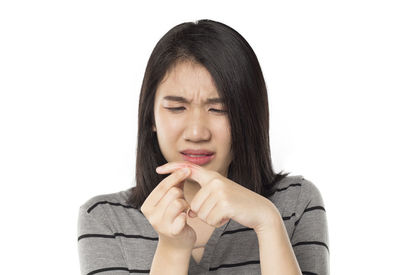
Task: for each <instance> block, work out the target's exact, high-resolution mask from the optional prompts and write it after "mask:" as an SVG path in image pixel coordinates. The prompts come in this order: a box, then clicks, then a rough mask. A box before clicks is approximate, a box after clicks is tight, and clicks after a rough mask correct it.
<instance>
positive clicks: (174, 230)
mask: <svg viewBox="0 0 400 275" xmlns="http://www.w3.org/2000/svg"><path fill="white" fill-rule="evenodd" d="M186 219H187V216H186V213H185V212H181V213H180V214H179V215H178V217H176V219H175V220H174V222H173V223H172V225H171V234H172V235H174V236H176V235H179V234H180V233H181V232H182V230H183V228H185V225H186Z"/></svg>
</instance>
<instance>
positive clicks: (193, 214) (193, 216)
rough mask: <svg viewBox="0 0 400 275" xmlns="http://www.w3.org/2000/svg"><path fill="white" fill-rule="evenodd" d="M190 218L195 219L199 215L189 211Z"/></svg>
mask: <svg viewBox="0 0 400 275" xmlns="http://www.w3.org/2000/svg"><path fill="white" fill-rule="evenodd" d="M189 217H191V218H195V217H197V215H196V213H194V212H193V211H192V210H189Z"/></svg>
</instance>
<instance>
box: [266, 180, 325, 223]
mask: <svg viewBox="0 0 400 275" xmlns="http://www.w3.org/2000/svg"><path fill="white" fill-rule="evenodd" d="M271 201H272V202H273V203H274V204H275V205H276V206H277V207H278V209H280V211H281V213H282V214H285V215H293V213H301V212H304V210H305V209H306V208H307V207H312V206H314V205H318V206H321V207H323V206H324V202H323V198H322V195H321V192H320V191H319V189H318V187H317V186H316V185H315V184H314V183H313V182H312V181H310V180H308V179H306V178H305V177H303V176H302V175H292V176H287V177H285V178H283V179H282V180H281V181H279V182H278V183H277V190H276V192H275V193H274V195H273V196H272V197H271ZM283 212H285V213H283Z"/></svg>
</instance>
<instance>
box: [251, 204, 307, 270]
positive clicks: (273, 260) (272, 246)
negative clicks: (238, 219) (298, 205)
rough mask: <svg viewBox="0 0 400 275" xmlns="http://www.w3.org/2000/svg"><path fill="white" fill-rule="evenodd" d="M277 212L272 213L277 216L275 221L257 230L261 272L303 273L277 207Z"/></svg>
mask: <svg viewBox="0 0 400 275" xmlns="http://www.w3.org/2000/svg"><path fill="white" fill-rule="evenodd" d="M274 212H275V211H274ZM276 212H278V213H276ZM276 212H275V214H272V215H271V216H275V218H274V219H272V220H274V222H273V223H270V224H269V225H268V226H265V227H264V228H260V229H257V231H255V232H256V234H257V238H258V246H259V251H260V266H261V274H263V275H283V274H284V275H301V274H302V273H301V270H300V267H299V265H298V263H297V260H296V256H295V254H294V252H293V249H292V246H291V244H290V241H289V237H288V235H287V232H286V228H285V225H284V223H283V221H282V219H281V216H280V214H279V211H278V210H277V209H276Z"/></svg>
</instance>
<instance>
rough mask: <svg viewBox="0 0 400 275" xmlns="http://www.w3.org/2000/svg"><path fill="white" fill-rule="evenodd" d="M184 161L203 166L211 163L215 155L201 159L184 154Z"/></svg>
mask: <svg viewBox="0 0 400 275" xmlns="http://www.w3.org/2000/svg"><path fill="white" fill-rule="evenodd" d="M182 156H183V159H184V160H186V161H189V162H191V163H194V164H197V165H203V164H206V163H209V162H210V161H211V160H212V159H213V158H214V156H215V155H214V154H212V155H209V156H201V157H191V156H188V155H185V154H182Z"/></svg>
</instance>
